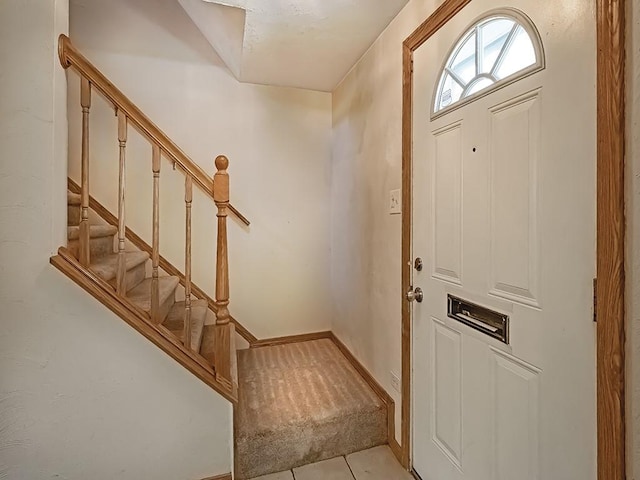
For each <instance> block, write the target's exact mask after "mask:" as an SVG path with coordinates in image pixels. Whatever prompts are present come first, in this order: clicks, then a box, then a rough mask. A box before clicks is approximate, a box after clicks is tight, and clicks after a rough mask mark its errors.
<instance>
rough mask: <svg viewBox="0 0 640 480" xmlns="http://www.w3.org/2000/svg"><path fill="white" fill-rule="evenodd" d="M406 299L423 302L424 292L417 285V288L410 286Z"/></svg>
mask: <svg viewBox="0 0 640 480" xmlns="http://www.w3.org/2000/svg"><path fill="white" fill-rule="evenodd" d="M406 299H407V301H409V302H418V303H422V300H424V293H423V291H422V289H421V288H420V287H416V288H415V290H414V289H413V287H409V291H408V292H407V294H406Z"/></svg>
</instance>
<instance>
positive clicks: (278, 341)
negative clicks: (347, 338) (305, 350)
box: [250, 332, 333, 348]
mask: <svg viewBox="0 0 640 480" xmlns="http://www.w3.org/2000/svg"><path fill="white" fill-rule="evenodd" d="M323 338H333V333H331V332H315V333H305V334H302V335H290V336H288V337H275V338H267V339H265V340H257V341H255V342H251V343H250V347H251V348H259V347H273V346H276V345H287V344H289V343H301V342H311V341H313V340H321V339H323Z"/></svg>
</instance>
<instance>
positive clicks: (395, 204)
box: [389, 190, 402, 215]
mask: <svg viewBox="0 0 640 480" xmlns="http://www.w3.org/2000/svg"><path fill="white" fill-rule="evenodd" d="M401 213H402V197H401V195H400V190H391V192H390V193H389V214H391V215H399V214H401Z"/></svg>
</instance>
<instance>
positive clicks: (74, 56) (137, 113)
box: [58, 34, 250, 226]
mask: <svg viewBox="0 0 640 480" xmlns="http://www.w3.org/2000/svg"><path fill="white" fill-rule="evenodd" d="M58 57H59V59H60V64H61V65H62V66H63V68H65V69H67V68H69V67H73V68H74V69H75V70H76V71H77V72H78V73H79V74H80V75H81V76H82V77H83V78H86V79H87V80H89V82H90V83H91V86H92V87H93V88H94V89H95V90H97V91H99V92H100V93H102V95H104V96H105V98H106V99H107V100H109V102H111V104H112V105H113V106H114V107H115V108H116V110H117V111H118V112H122V113H123V114H124V115H126V118H127V119H128V120H129V121H130V122H131V123H132V124H133V126H134V127H136V128H137V129H138V130H139V131H140V132H141V133H142V134H143V135H144V136H145V137H147V138H148V139H149V141H150V142H151V143H152V144H156V145H158V146H159V147H160V148H161V149H162V152H163V153H164V154H165V155H166V156H167V157H168V158H169V160H171V161H172V162H174V164H176V165H177V166H179V167H180V169H181V170H182V171H183V172H185V174H186V175H189V176H191V177H192V178H193V179H194V181H195V183H196V184H197V185H198V186H199V187H200V188H201V189H202V191H203V192H204V193H205V194H206V195H208V196H209V197H211V198H213V181H212V180H211V177H210V176H209V175H207V173H206V172H205V171H204V170H203V169H202V168H200V166H199V165H197V164H196V163H195V162H194V161H193V160H191V159H190V158H189V157H188V156H187V154H186V153H184V152H183V151H182V150H181V149H180V148H179V147H178V146H177V145H176V144H175V143H174V142H173V141H171V139H170V138H169V137H168V136H167V135H166V134H165V133H164V132H163V131H162V130H160V128H158V126H157V125H156V124H155V123H153V122H152V121H151V120H150V119H149V117H147V116H146V115H145V114H144V113H143V112H142V111H141V110H140V109H139V108H138V107H137V106H136V105H135V104H134V103H133V102H132V101H131V100H129V99H128V98H127V97H126V96H125V95H124V94H123V93H122V92H121V91H120V90H118V89H117V88H116V86H115V85H114V84H113V83H111V82H110V81H109V79H107V77H105V76H104V75H103V74H102V72H100V71H99V70H98V69H97V68H96V67H95V66H94V65H93V64H92V63H91V62H90V61H89V60H87V59H86V58H85V57H84V56H83V55H82V54H81V53H80V52H79V51H78V50H77V49H76V48H75V46H74V45H73V44H72V43H71V40H70V39H69V37H67V36H66V35H64V34H63V35H60V37H59V38H58ZM229 210H231V211H232V212H233V213H234V214H235V215H236V217H238V219H239V220H240V221H241V222H242V223H244V224H245V225H247V226H249V225H250V222H249V220H247V218H246V217H245V216H244V215H242V214H241V213H240V212H239V211H238V210H237V209H236V208H235V207H234V206H233V205H229Z"/></svg>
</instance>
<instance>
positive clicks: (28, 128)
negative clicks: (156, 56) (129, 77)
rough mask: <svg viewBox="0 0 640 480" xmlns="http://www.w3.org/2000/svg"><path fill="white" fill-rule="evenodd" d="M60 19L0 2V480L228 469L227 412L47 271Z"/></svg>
mask: <svg viewBox="0 0 640 480" xmlns="http://www.w3.org/2000/svg"><path fill="white" fill-rule="evenodd" d="M68 12H69V7H68V3H67V2H66V0H55V1H54V0H4V1H2V2H0V69H1V71H2V74H0V91H1V92H2V95H0V142H1V144H2V153H1V154H0V159H1V167H0V171H1V172H2V174H1V175H0V273H1V275H0V305H1V314H0V316H1V319H2V329H1V331H0V452H1V453H0V478H7V479H29V480H38V479H45V478H46V479H50V478H64V479H68V480H85V479H88V478H92V479H96V480H98V479H105V480H111V479H116V478H117V479H120V480H126V479H131V480H139V479H141V478H154V479H158V480H160V479H165V480H177V479H185V480H187V479H198V478H203V477H206V476H210V475H216V474H220V473H225V472H229V471H230V470H231V460H230V457H231V452H230V448H229V445H230V443H229V442H230V436H231V432H230V417H231V411H230V406H229V404H228V403H227V402H226V401H225V400H223V399H222V398H221V397H220V396H218V395H217V394H216V393H215V392H213V391H212V390H211V389H209V388H207V387H206V386H205V385H204V384H203V383H202V382H200V381H199V380H197V379H196V378H195V377H193V376H192V375H191V374H190V373H188V372H187V371H186V370H184V369H183V368H182V367H180V366H179V365H178V364H177V363H176V362H174V361H172V360H171V359H170V358H169V357H168V356H167V355H166V354H164V353H163V352H161V351H160V350H159V349H157V348H156V347H155V346H154V345H152V344H151V343H149V342H148V341H146V340H145V339H144V338H142V336H140V335H139V334H138V333H137V332H135V331H133V330H132V329H131V328H129V327H128V326H126V325H125V324H124V322H122V321H121V320H120V319H118V318H117V317H116V316H114V315H113V314H111V313H110V312H109V311H107V310H106V309H105V308H104V307H102V306H100V304H99V303H98V302H96V301H95V300H94V299H93V298H91V297H90V296H89V295H87V294H86V293H84V291H82V290H81V289H80V288H79V287H77V286H76V285H75V284H73V283H72V282H71V281H69V280H67V279H66V277H64V276H63V275H62V274H61V273H60V272H58V271H57V270H55V269H54V268H53V267H52V266H50V265H49V263H48V261H49V256H50V255H51V254H52V253H53V252H55V250H56V248H57V247H58V246H59V245H61V244H62V243H63V242H64V240H65V236H66V228H65V225H66V170H67V167H66V139H67V132H66V130H67V128H66V81H65V77H64V73H63V72H62V70H61V68H60V67H59V64H58V62H57V58H56V48H57V45H56V37H57V34H58V33H60V32H64V31H66V30H67V24H68Z"/></svg>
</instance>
